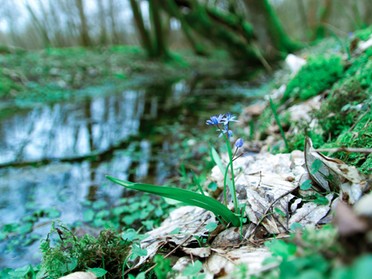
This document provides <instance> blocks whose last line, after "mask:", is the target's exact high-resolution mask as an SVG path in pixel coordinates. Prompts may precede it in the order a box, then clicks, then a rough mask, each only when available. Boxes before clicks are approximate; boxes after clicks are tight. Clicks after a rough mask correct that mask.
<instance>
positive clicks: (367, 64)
mask: <svg viewBox="0 0 372 279" xmlns="http://www.w3.org/2000/svg"><path fill="white" fill-rule="evenodd" d="M371 31H372V30H371V28H369V29H366V30H362V31H359V32H356V33H355V34H354V35H353V36H352V37H350V38H341V39H340V38H338V39H337V40H329V41H324V42H323V43H321V44H319V45H317V46H314V47H311V48H309V49H306V50H303V51H302V52H300V53H298V54H297V56H292V57H291V59H288V60H287V68H290V70H288V69H287V70H279V71H278V72H277V73H276V74H275V81H274V82H273V85H272V90H271V92H270V93H269V94H268V98H267V99H266V100H264V101H262V102H260V103H257V104H254V105H252V106H250V107H247V108H245V109H244V110H243V111H242V114H241V115H240V117H239V120H240V123H239V126H240V129H241V133H242V134H244V135H245V137H246V138H247V139H249V140H246V143H245V144H244V146H243V150H245V153H252V152H257V151H259V152H258V154H256V155H254V156H247V157H246V156H244V157H243V158H239V159H241V160H240V161H237V163H236V166H237V168H239V169H243V170H244V171H241V173H240V178H239V179H241V178H242V177H243V178H244V179H241V180H239V181H240V184H241V185H243V191H245V192H246V195H245V196H244V195H243V196H244V197H242V198H241V200H240V201H241V202H242V203H245V205H246V207H247V208H248V209H246V212H247V216H248V217H249V221H247V224H246V226H245V227H242V228H241V229H242V230H238V229H235V228H230V229H227V230H224V229H221V226H213V228H211V226H209V227H208V226H206V225H205V224H206V223H207V221H208V222H209V223H216V221H215V220H214V219H213V220H212V219H211V218H213V216H211V214H209V213H208V212H205V211H200V210H199V209H196V208H192V209H190V208H189V207H181V208H179V209H177V210H176V211H175V212H176V213H172V214H173V216H172V215H171V216H170V217H169V218H168V219H166V220H165V223H164V224H163V226H160V227H159V228H158V229H155V230H154V231H149V232H147V235H145V234H142V233H139V232H137V231H134V230H130V229H128V230H125V231H124V232H122V233H117V232H113V231H110V230H104V231H102V232H101V233H100V234H99V236H97V237H94V236H90V235H85V236H82V237H78V236H76V235H75V232H72V231H71V230H70V229H68V228H65V227H59V228H53V230H52V232H53V233H54V234H55V235H57V234H58V235H59V237H60V240H59V241H57V243H51V241H49V236H48V237H47V239H46V240H45V241H44V242H42V245H41V250H42V252H43V256H44V257H43V262H42V263H41V264H40V265H39V266H36V267H35V266H31V265H29V266H26V267H23V268H19V269H15V270H11V269H4V270H2V271H1V273H0V275H1V276H0V277H2V278H45V277H43V276H47V278H59V276H61V275H65V274H68V273H71V272H73V271H80V270H81V271H89V274H88V273H87V274H85V275H86V276H91V277H86V278H96V277H103V278H104V276H106V277H105V278H121V277H122V276H124V274H125V276H129V277H128V278H172V277H177V278H213V277H214V278H247V276H250V277H251V278H340V279H341V278H343V279H344V278H345V279H346V278H350V279H351V278H353V279H354V278H366V277H365V276H366V274H372V254H371V253H372V242H371V232H372V227H371V223H372V221H371V220H372V214H371V212H372V209H371V202H370V201H371V197H372V196H371V193H370V187H371V169H372V154H371V149H372V125H371V119H372V117H371V116H372V111H371V105H372V97H371V96H372V58H371V57H372V47H371V39H372V38H371V33H372V32H371ZM47 52H48V55H45V59H46V60H45V61H43V62H40V58H41V57H43V53H47ZM66 52H71V53H70V54H69V53H66ZM99 52H100V55H93V54H92V55H91V56H89V57H87V55H89V53H90V52H86V51H83V50H81V49H68V50H57V49H49V50H44V51H42V52H38V53H23V52H21V53H18V54H12V55H6V56H1V63H2V64H3V65H5V66H4V67H3V68H2V75H1V76H0V92H2V93H1V94H2V95H0V98H2V99H3V100H5V102H16V103H17V104H19V105H20V106H28V105H35V103H37V102H50V101H52V102H58V101H62V100H66V99H69V98H71V96H73V94H80V93H81V92H79V90H80V89H81V88H82V85H83V84H87V82H88V83H91V84H92V85H97V84H102V82H110V83H112V82H115V80H120V81H122V80H127V81H128V86H129V84H130V85H131V86H133V83H132V81H133V80H136V81H135V82H145V80H144V79H143V78H142V77H145V76H146V77H150V78H155V79H157V78H159V75H152V73H156V72H159V71H160V70H161V71H162V75H161V76H162V78H164V79H168V78H170V79H172V78H178V77H179V76H185V75H186V76H187V75H193V74H194V73H195V72H196V71H195V67H198V69H199V72H204V71H205V72H206V73H207V72H208V67H210V65H211V64H210V62H211V61H209V62H208V63H207V62H206V63H205V64H204V63H203V62H200V61H199V62H197V61H196V60H194V59H195V58H191V56H190V58H182V59H181V58H177V59H175V60H174V61H173V62H171V65H169V67H168V66H165V67H164V66H159V64H158V63H156V62H154V63H152V62H145V60H144V59H143V58H144V57H142V58H141V59H138V60H137V58H138V57H139V56H141V55H142V54H141V53H140V52H138V49H136V48H117V49H116V48H113V49H109V50H104V51H102V50H99ZM92 53H94V51H92ZM123 53H126V54H125V55H123ZM101 54H102V55H101ZM53 57H59V58H58V59H54V58H53ZM60 57H63V58H64V59H63V64H61V59H60ZM76 59H78V60H79V61H80V62H79V63H78V65H79V66H78V67H76V65H75V64H74V67H72V66H71V65H72V63H73V62H74V61H75V60H76ZM214 59H215V61H214V62H213V63H215V64H214V65H215V66H216V67H214V69H215V70H214V73H210V72H208V73H209V74H212V75H213V74H216V75H219V74H221V71H225V70H226V69H227V68H229V66H227V65H226V64H225V58H223V59H222V58H221V56H216V57H215V58H214ZM133 61H137V62H136V63H135V64H133ZM221 61H223V63H222V62H221ZM22 63H25V64H22ZM30 63H31V64H33V65H34V66H33V67H32V68H27V67H29V65H30ZM38 63H40V64H38ZM174 63H175V64H174ZM193 63H195V64H193ZM25 65H27V66H25ZM97 65H104V67H98V66H97ZM123 65H130V66H128V67H123ZM190 65H195V67H190ZM196 65H197V66H196ZM175 67H176V68H177V69H178V70H177V71H174V68H175ZM71 70H72V71H71ZM45 76H48V78H45V79H44V77H45ZM135 76H136V77H138V78H136V79H134V78H133V77H135ZM140 76H141V77H140ZM151 76H152V77H151ZM50 77H53V78H50ZM45 88H48V93H47V94H44V93H43V92H45V91H44V90H45ZM92 92H93V91H90V92H88V93H86V94H94V92H93V93H92ZM81 94H84V93H81ZM308 138H309V139H311V141H312V144H313V146H311V145H310V143H309V142H310V141H309V140H307V139H308ZM306 142H307V143H308V144H307V146H305V143H306ZM320 152H322V154H321V153H320ZM325 155H326V156H329V157H326V156H325ZM260 156H262V158H261V157H260ZM221 157H222V160H224V157H225V155H222V156H221ZM252 158H254V159H252ZM252 160H253V161H252ZM340 160H342V161H343V163H342V162H341V161H340ZM255 164H258V165H255ZM282 164H284V165H282ZM248 165H249V168H252V169H249V171H247V169H248ZM252 165H253V166H260V168H254V167H252ZM269 168H271V172H270V173H265V171H268V169H269ZM274 168H275V171H274V170H273V169H274ZM299 170H300V171H299ZM257 173H259V175H258V176H257ZM299 173H300V175H299ZM305 174H306V175H307V179H304V178H303V176H304V175H305ZM265 175H266V176H265ZM257 177H258V179H259V182H258V183H259V185H261V183H262V185H266V186H265V187H266V188H270V187H271V186H272V185H271V184H270V183H272V181H276V182H277V183H278V185H284V186H285V187H287V186H288V188H286V190H283V191H284V192H281V193H279V194H277V193H271V192H269V191H266V190H265V191H264V192H259V191H257V188H259V187H254V189H253V188H251V185H248V184H249V183H247V182H244V181H251V182H252V181H255V179H256V178H257ZM265 179H266V180H265ZM265 181H266V182H265ZM208 183H209V184H206V185H203V187H204V186H210V185H211V184H212V183H215V184H216V185H218V184H219V185H221V184H223V176H222V178H221V175H219V174H218V173H217V174H216V172H213V170H212V173H211V175H210V178H209V180H208ZM270 185H271V186H270ZM284 186H283V187H284ZM265 187H264V188H265ZM272 188H275V187H271V188H270V189H272ZM212 190H213V191H212ZM209 191H210V194H211V195H215V196H218V192H219V191H221V189H209ZM283 193H285V195H284V194H283ZM270 195H271V196H270ZM252 196H254V197H255V198H254V199H253V200H255V201H252V199H251V200H250V198H249V197H252ZM269 197H270V198H269ZM283 197H286V199H284V198H283ZM261 199H262V200H261ZM265 199H268V200H270V199H271V200H270V202H268V201H266V202H267V204H266V205H265V206H264V207H262V208H261V206H262V204H264V202H265ZM257 200H259V201H262V202H260V203H257V202H256V201H257ZM273 200H274V203H271V202H272V201H273ZM278 201H280V206H279V205H276V206H273V205H274V204H275V203H276V202H278ZM340 204H341V205H340ZM306 208H307V209H306ZM313 212H317V214H320V215H317V216H316V218H315V217H313V216H312V213H313ZM319 212H322V213H319ZM301 214H302V215H301ZM175 215H176V216H175ZM299 215H301V217H299ZM310 215H311V216H312V217H309V216H310ZM204 217H205V218H204ZM271 218H272V219H271ZM172 220H173V222H175V223H174V224H172ZM177 220H178V223H177ZM190 220H191V222H190ZM185 224H189V225H190V224H191V225H190V227H191V228H190V227H187V228H186V227H185ZM2 233H3V232H2ZM3 234H4V233H3ZM243 236H244V237H243ZM221 240H225V242H223V243H221V242H219V241H221ZM226 240H228V241H230V242H227V243H226ZM243 240H244V241H243ZM248 248H249V249H248ZM258 259H259V260H258ZM231 263H233V265H231ZM88 267H89V268H88ZM128 267H129V269H128ZM128 273H131V274H129V275H128ZM93 274H95V275H93ZM7 276H8V277H7ZM9 276H11V277H9ZM95 276H96V277H95ZM71 278H74V277H71ZM76 278H78V277H76Z"/></svg>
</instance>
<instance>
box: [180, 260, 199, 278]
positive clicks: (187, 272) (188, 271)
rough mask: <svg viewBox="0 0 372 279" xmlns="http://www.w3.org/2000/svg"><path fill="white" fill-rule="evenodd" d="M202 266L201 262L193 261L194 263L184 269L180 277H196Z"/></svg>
mask: <svg viewBox="0 0 372 279" xmlns="http://www.w3.org/2000/svg"><path fill="white" fill-rule="evenodd" d="M202 267H203V264H202V263H201V261H195V262H194V263H191V264H189V265H188V266H186V268H185V269H184V270H183V271H182V275H184V276H192V275H196V274H198V273H199V272H200V270H201V269H202Z"/></svg>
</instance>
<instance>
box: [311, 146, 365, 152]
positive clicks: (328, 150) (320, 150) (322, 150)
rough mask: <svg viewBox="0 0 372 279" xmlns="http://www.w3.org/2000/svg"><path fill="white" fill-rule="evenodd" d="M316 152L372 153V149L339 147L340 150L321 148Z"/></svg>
mask: <svg viewBox="0 0 372 279" xmlns="http://www.w3.org/2000/svg"><path fill="white" fill-rule="evenodd" d="M315 151H316V152H331V153H335V152H340V151H343V152H352V153H372V148H352V147H350V148H348V147H338V148H319V149H315Z"/></svg>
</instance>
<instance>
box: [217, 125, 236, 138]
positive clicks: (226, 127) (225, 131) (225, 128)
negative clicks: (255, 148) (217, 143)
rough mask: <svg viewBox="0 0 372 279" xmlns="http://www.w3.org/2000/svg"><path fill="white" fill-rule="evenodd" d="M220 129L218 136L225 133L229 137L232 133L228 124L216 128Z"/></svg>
mask: <svg viewBox="0 0 372 279" xmlns="http://www.w3.org/2000/svg"><path fill="white" fill-rule="evenodd" d="M218 131H220V132H221V133H220V135H219V137H222V136H223V135H224V134H227V137H228V138H230V137H232V135H233V132H232V131H231V130H229V125H225V126H224V128H223V129H220V130H218Z"/></svg>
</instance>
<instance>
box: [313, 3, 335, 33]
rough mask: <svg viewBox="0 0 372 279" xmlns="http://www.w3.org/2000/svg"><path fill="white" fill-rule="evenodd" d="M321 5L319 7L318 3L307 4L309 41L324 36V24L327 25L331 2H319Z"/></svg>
mask: <svg viewBox="0 0 372 279" xmlns="http://www.w3.org/2000/svg"><path fill="white" fill-rule="evenodd" d="M321 1H322V4H321V5H319V2H318V1H314V0H313V1H310V2H309V20H308V22H309V28H310V30H311V33H312V35H311V39H312V40H316V39H322V38H324V37H325V36H326V30H327V28H326V24H327V23H328V20H329V17H330V15H331V9H332V0H321Z"/></svg>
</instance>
